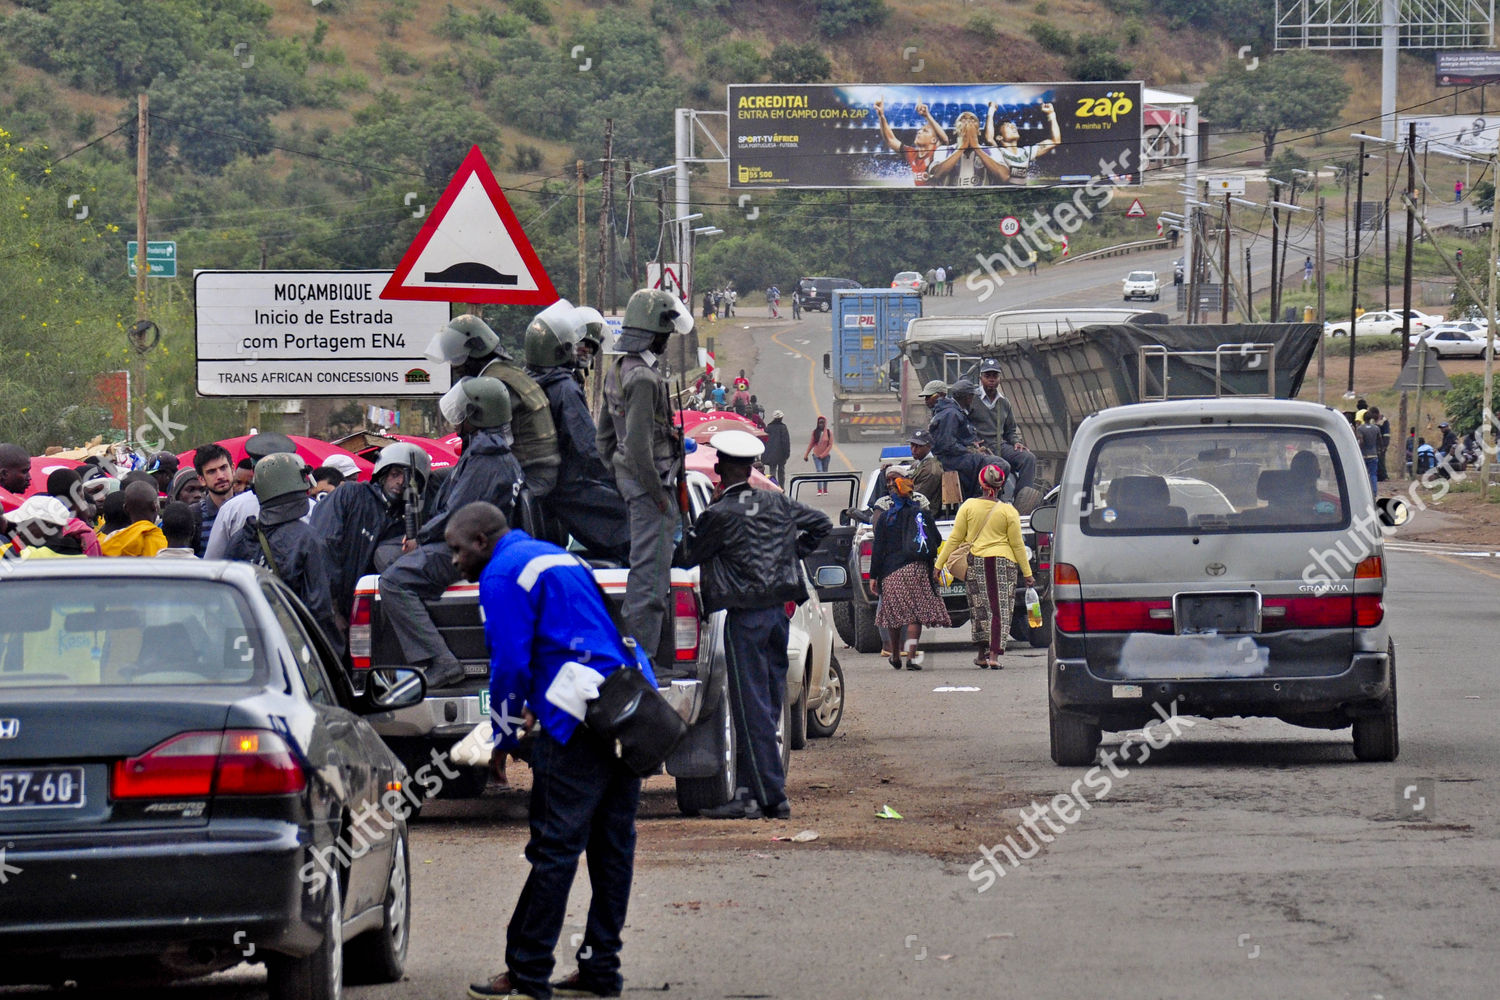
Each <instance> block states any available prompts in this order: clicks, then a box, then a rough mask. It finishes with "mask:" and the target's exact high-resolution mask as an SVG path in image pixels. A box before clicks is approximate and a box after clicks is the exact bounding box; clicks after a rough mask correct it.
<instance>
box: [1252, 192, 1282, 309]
mask: <svg viewBox="0 0 1500 1000" xmlns="http://www.w3.org/2000/svg"><path fill="white" fill-rule="evenodd" d="M1280 200H1281V185H1280V184H1277V183H1276V182H1275V181H1272V182H1271V322H1272V323H1275V322H1278V317H1280V316H1281V281H1280V280H1279V279H1280V277H1281V270H1280V268H1278V267H1277V266H1276V262H1277V257H1276V251H1277V250H1278V249H1279V248H1278V247H1277V245H1276V244H1277V242H1278V241H1279V240H1280V239H1281V224H1280V223H1281V209H1279V208H1277V207H1276V202H1278V201H1280ZM1249 268H1250V248H1249V247H1246V248H1245V273H1246V274H1247V275H1248V274H1249V273H1250V270H1249ZM1245 287H1247V288H1248V287H1249V282H1248V281H1246V283H1245Z"/></svg>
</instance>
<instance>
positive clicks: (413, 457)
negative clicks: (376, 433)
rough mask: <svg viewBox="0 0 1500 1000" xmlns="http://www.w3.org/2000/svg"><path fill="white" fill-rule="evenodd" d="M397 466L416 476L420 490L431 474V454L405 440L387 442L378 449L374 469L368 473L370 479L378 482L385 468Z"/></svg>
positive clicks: (425, 484)
mask: <svg viewBox="0 0 1500 1000" xmlns="http://www.w3.org/2000/svg"><path fill="white" fill-rule="evenodd" d="M398 466H399V467H402V468H407V469H410V470H412V472H413V473H414V474H415V475H416V477H417V489H419V490H421V489H424V488H425V487H426V486H427V478H428V477H429V476H431V475H432V456H431V455H429V454H427V452H425V451H423V450H422V449H421V448H419V447H417V446H416V445H414V444H407V443H406V442H405V441H403V442H401V443H399V444H388V445H386V446H385V447H384V448H382V449H380V455H379V456H378V457H377V458H376V459H375V471H374V472H373V473H371V474H370V479H371V480H372V481H374V482H377V483H378V482H380V477H381V476H383V475H385V473H386V470H388V469H394V468H397V467H398Z"/></svg>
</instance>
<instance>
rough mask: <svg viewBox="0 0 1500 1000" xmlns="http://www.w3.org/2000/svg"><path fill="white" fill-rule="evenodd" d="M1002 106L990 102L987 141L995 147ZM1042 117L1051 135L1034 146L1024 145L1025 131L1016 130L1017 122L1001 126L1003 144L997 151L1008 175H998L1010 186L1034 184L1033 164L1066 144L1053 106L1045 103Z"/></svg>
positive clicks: (997, 174) (987, 119) (1002, 173)
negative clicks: (1032, 179)
mask: <svg viewBox="0 0 1500 1000" xmlns="http://www.w3.org/2000/svg"><path fill="white" fill-rule="evenodd" d="M997 108H998V105H997V104H996V103H995V102H994V101H991V102H990V110H989V114H988V116H987V118H986V121H985V125H984V141H985V142H987V143H989V144H990V145H991V146H992V147H994V146H996V144H995V111H996V109H997ZM1041 108H1042V114H1044V115H1046V116H1047V127H1048V135H1047V138H1045V139H1043V140H1042V141H1041V142H1039V143H1037V144H1036V145H1034V146H1023V145H1021V130H1020V129H1019V128H1017V127H1016V123H1015V122H1010V121H1007V122H1001V123H1000V133H999V135H1000V142H999V145H998V147H996V148H995V149H994V156H995V157H996V158H997V159H998V160H999V161H1000V162H1001V163H1002V164H1003V165H1004V168H1005V169H1004V172H997V173H996V177H997V178H998V179H999V180H1000V181H1002V182H1004V183H1007V184H1015V185H1018V186H1019V185H1024V184H1028V183H1030V178H1029V177H1028V175H1029V174H1030V173H1031V165H1032V164H1033V163H1034V162H1035V161H1036V159H1037V157H1039V156H1041V155H1042V154H1044V153H1049V152H1051V151H1052V150H1054V149H1056V148H1057V147H1058V146H1060V145H1062V132H1061V130H1060V129H1059V128H1058V124H1057V112H1056V111H1055V110H1054V109H1053V107H1052V105H1051V104H1050V103H1047V102H1043V104H1042V106H1041Z"/></svg>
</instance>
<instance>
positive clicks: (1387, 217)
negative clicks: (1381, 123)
mask: <svg viewBox="0 0 1500 1000" xmlns="http://www.w3.org/2000/svg"><path fill="white" fill-rule="evenodd" d="M1380 223H1381V225H1382V226H1384V227H1385V311H1386V312H1390V311H1391V151H1390V149H1389V148H1387V149H1386V150H1385V209H1384V211H1383V212H1382V213H1381V216H1380ZM1406 308H1408V309H1410V308H1411V304H1410V303H1407V305H1406Z"/></svg>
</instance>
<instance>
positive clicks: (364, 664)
mask: <svg viewBox="0 0 1500 1000" xmlns="http://www.w3.org/2000/svg"><path fill="white" fill-rule="evenodd" d="M374 602H375V598H374V597H373V596H371V595H370V594H359V595H356V596H355V598H354V607H353V608H351V609H350V611H349V659H350V660H351V661H353V663H354V669H355V670H369V669H370V608H371V605H373V604H374Z"/></svg>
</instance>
